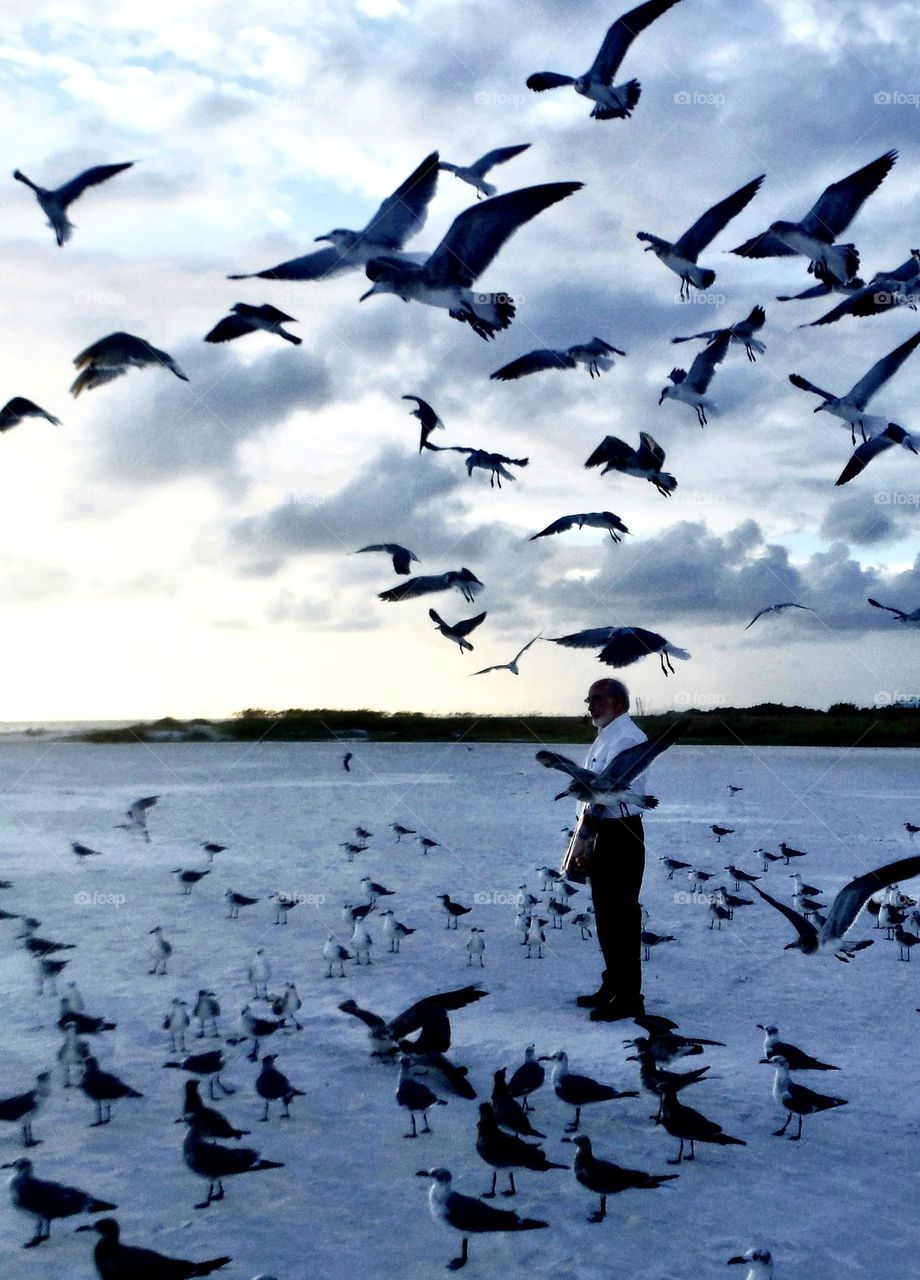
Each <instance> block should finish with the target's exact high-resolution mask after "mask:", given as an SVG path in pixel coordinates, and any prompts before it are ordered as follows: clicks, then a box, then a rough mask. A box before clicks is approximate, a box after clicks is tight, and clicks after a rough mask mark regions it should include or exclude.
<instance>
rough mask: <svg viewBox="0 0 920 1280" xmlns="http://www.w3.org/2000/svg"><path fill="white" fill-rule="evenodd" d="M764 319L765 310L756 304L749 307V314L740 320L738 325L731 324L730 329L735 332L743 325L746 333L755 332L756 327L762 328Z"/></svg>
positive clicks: (765, 316) (765, 315) (765, 317)
mask: <svg viewBox="0 0 920 1280" xmlns="http://www.w3.org/2000/svg"><path fill="white" fill-rule="evenodd" d="M766 319H767V313H766V311H764V309H763V307H762V306H760V305H759V304H758V305H757V306H756V307H752V308H751V314H750V315H749V316H748V318H747V319H746V320H742V321H741V324H740V325H737V324H736V325H732V330H733V331H734V332H736V333H737V332H738V330H739V329H741V328H742V327H743V328H744V329H746V330H747V332H748V333H756V332H757V330H758V329H762V328H763V326H764V323H765V321H766Z"/></svg>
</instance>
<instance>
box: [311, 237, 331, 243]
mask: <svg viewBox="0 0 920 1280" xmlns="http://www.w3.org/2000/svg"><path fill="white" fill-rule="evenodd" d="M329 239H331V237H330V236H314V237H313V243H314V244H319V242H320V241H321V240H329Z"/></svg>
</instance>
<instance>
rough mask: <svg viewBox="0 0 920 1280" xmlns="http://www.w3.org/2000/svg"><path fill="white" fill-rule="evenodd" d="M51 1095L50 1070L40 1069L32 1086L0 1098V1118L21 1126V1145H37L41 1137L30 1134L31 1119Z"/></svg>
mask: <svg viewBox="0 0 920 1280" xmlns="http://www.w3.org/2000/svg"><path fill="white" fill-rule="evenodd" d="M50 1096H51V1072H50V1071H40V1072H39V1073H38V1075H37V1076H36V1077H35V1084H34V1086H33V1088H31V1089H27V1090H26V1092H25V1093H17V1094H14V1095H13V1096H12V1097H11V1098H0V1120H3V1121H6V1123H7V1124H18V1125H21V1126H22V1145H23V1146H24V1147H37V1146H38V1145H39V1144H40V1142H41V1139H40V1138H34V1137H33V1136H32V1120H33V1119H34V1117H35V1116H37V1115H38V1113H39V1111H40V1110H41V1109H42V1107H43V1106H44V1105H45V1103H46V1102H47V1101H48V1099H49V1097H50Z"/></svg>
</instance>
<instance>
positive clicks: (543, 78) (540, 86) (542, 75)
mask: <svg viewBox="0 0 920 1280" xmlns="http://www.w3.org/2000/svg"><path fill="white" fill-rule="evenodd" d="M574 83H575V77H574V76H565V75H562V74H561V72H559V71H535V72H534V73H533V75H532V76H528V77H527V80H526V84H527V88H528V89H533V91H534V93H542V92H543V91H544V89H559V88H561V87H562V85H564V84H574Z"/></svg>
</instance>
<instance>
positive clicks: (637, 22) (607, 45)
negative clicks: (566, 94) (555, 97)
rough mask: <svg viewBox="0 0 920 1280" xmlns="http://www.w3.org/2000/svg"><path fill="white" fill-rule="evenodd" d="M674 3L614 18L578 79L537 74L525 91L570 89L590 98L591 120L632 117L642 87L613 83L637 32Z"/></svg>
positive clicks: (649, 1) (650, 4)
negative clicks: (588, 65) (592, 58)
mask: <svg viewBox="0 0 920 1280" xmlns="http://www.w3.org/2000/svg"><path fill="white" fill-rule="evenodd" d="M677 3H678V0H646V3H645V4H640V5H637V6H636V8H635V9H630V10H629V12H628V13H624V14H623V15H622V16H621V17H619V18H617V20H616V22H614V23H613V25H612V26H611V27H610V28H609V30H608V31H607V34H606V35H605V36H604V43H603V44H602V45H601V47H600V49H599V50H598V54H597V57H596V58H595V59H594V61H593V62H592V64H591V66H590V67H589V68H588V70H587V71H586V72H585V73H584V74H583V75H580V76H577V77H576V76H567V75H562V74H560V72H558V71H537V72H535V73H534V75H532V76H528V77H527V88H528V89H533V91H534V92H535V93H543V91H544V90H545V89H558V88H561V87H562V86H563V85H569V84H570V85H572V87H573V88H574V90H575V92H576V93H580V94H581V96H582V97H583V98H590V100H591V101H592V102H593V103H594V106H593V107H592V108H591V119H592V120H623V119H628V118H629V116H631V115H632V111H633V108H634V107H635V105H636V103H637V102H638V101H639V96H640V94H641V93H642V86H641V85H640V84H639V81H638V80H629V81H628V82H627V83H626V84H620V85H616V86H615V85H614V83H613V81H614V78H615V76H616V73H617V71H618V70H619V69H620V63H621V62H622V61H623V59H624V58H625V56H626V53H627V51H628V50H629V46H630V45H631V44H632V42H633V40H635V38H636V36H637V35H639V34H640V32H642V31H644V30H645V29H646V27H650V26H651V25H652V23H653V22H654V21H655V19H656V18H660V17H661V15H662V14H663V13H667V11H668V10H669V9H670V8H672V7H673V6H674V5H675V4H677Z"/></svg>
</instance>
